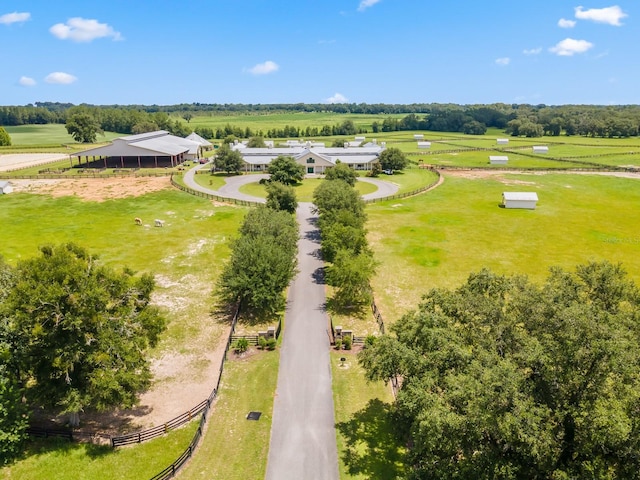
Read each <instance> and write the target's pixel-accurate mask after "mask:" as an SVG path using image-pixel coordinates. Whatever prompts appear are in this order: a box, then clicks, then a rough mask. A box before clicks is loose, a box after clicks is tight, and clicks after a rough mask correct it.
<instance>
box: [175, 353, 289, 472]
mask: <svg viewBox="0 0 640 480" xmlns="http://www.w3.org/2000/svg"><path fill="white" fill-rule="evenodd" d="M233 356H234V354H233V353H231V354H229V357H230V358H232V357H233ZM278 359H279V354H278V351H273V352H269V351H265V352H261V353H258V354H257V355H252V356H249V357H247V358H245V359H240V360H237V359H236V360H231V361H228V362H227V364H226V367H225V373H224V376H223V377H222V378H223V381H222V386H221V389H220V394H219V396H218V399H217V400H216V403H215V406H214V408H213V410H212V412H211V414H210V417H209V425H208V427H207V430H206V434H205V436H204V437H203V438H202V440H201V443H200V446H199V448H198V450H197V451H196V455H195V456H194V457H193V458H192V460H191V461H190V462H189V463H188V464H187V466H186V467H185V468H184V470H183V471H182V472H181V473H180V478H181V479H184V480H196V479H203V478H206V479H220V480H246V479H249V478H264V475H265V472H266V469H267V455H268V453H269V435H270V433H271V421H272V412H273V398H274V395H275V389H276V381H277V377H278ZM250 411H259V412H262V416H261V417H260V420H259V421H248V420H247V419H246V416H247V414H248V413H249V412H250Z"/></svg>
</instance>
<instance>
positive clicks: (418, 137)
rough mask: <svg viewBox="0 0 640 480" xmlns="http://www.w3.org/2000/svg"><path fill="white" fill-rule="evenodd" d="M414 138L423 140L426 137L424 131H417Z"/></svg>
mask: <svg viewBox="0 0 640 480" xmlns="http://www.w3.org/2000/svg"><path fill="white" fill-rule="evenodd" d="M413 138H414V139H415V140H422V139H423V138H424V135H423V134H422V133H416V134H415V135H414V136H413Z"/></svg>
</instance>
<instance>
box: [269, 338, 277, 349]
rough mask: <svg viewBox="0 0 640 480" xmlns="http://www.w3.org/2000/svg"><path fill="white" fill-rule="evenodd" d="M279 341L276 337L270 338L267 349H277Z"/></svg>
mask: <svg viewBox="0 0 640 480" xmlns="http://www.w3.org/2000/svg"><path fill="white" fill-rule="evenodd" d="M277 343H278V341H277V340H276V339H275V338H270V339H269V340H267V350H275V349H276V344H277Z"/></svg>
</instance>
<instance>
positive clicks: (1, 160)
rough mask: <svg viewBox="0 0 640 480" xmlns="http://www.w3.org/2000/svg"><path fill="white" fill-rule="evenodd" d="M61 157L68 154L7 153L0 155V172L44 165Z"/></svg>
mask: <svg viewBox="0 0 640 480" xmlns="http://www.w3.org/2000/svg"><path fill="white" fill-rule="evenodd" d="M63 159H69V155H68V154H66V153H8V154H6V155H0V172H10V171H11V170H18V169H20V168H27V167H33V166H35V165H44V164H47V163H51V162H57V161H58V160H63Z"/></svg>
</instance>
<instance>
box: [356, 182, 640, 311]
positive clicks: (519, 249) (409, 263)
mask: <svg viewBox="0 0 640 480" xmlns="http://www.w3.org/2000/svg"><path fill="white" fill-rule="evenodd" d="M639 182H640V180H637V179H628V178H616V177H608V176H601V175H577V174H522V175H517V174H497V175H495V176H486V175H480V176H478V177H474V178H465V177H463V176H460V175H457V176H454V175H453V174H445V182H444V184H443V185H441V186H440V187H438V188H437V189H435V190H432V191H431V192H428V193H426V194H423V195H419V196H416V197H412V198H407V199H402V200H399V201H387V202H383V203H376V204H373V205H370V206H369V207H368V208H367V214H368V217H369V221H368V222H367V229H368V231H369V235H368V236H369V241H370V244H371V247H372V248H373V250H374V254H375V258H376V259H377V260H378V261H379V262H380V266H379V268H378V274H377V275H376V277H375V278H374V280H373V288H374V292H375V296H376V300H377V302H378V306H379V307H380V309H381V311H382V313H383V315H384V317H385V322H387V323H390V322H393V321H395V319H397V318H398V317H399V316H401V315H402V314H403V313H404V312H406V311H407V310H409V309H413V308H415V306H416V305H417V304H418V302H419V300H420V297H421V295H422V294H424V293H425V292H426V291H428V290H429V289H430V288H433V287H440V286H443V287H454V286H457V285H460V284H461V283H462V282H463V281H464V280H465V279H466V278H467V276H468V275H469V273H471V272H473V271H478V270H479V269H481V268H482V267H485V266H486V267H489V268H491V269H492V270H494V271H496V272H497V273H502V274H513V273H522V274H526V275H528V276H530V277H531V278H532V279H534V280H542V279H543V278H544V277H545V276H546V274H547V272H548V268H549V267H550V266H553V265H560V266H562V267H564V268H569V269H571V268H573V267H574V266H575V265H576V264H578V263H583V262H587V261H590V260H603V259H607V260H610V261H612V262H622V263H623V266H624V267H625V269H626V270H627V271H628V272H629V273H630V275H631V277H632V278H634V279H635V280H636V281H637V280H638V279H640V277H639V275H640V273H639V272H640V255H639V254H640V236H639V235H638V229H637V225H638V223H639V222H640V217H639V215H638V211H637V205H638V202H639V201H640V188H639V187H640V183H639ZM503 191H536V192H538V196H539V198H540V201H539V203H538V208H537V209H536V210H533V211H531V210H506V209H503V208H499V206H498V204H499V203H500V201H501V194H502V192H503Z"/></svg>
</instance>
